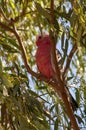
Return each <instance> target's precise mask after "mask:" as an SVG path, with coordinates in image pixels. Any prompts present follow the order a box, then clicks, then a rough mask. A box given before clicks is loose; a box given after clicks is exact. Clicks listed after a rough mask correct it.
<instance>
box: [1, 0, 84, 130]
mask: <svg viewBox="0 0 86 130" xmlns="http://www.w3.org/2000/svg"><path fill="white" fill-rule="evenodd" d="M53 15H54V17H53V18H54V23H53V25H52V24H51V23H50V17H51V14H50V0H9V1H8V0H1V1H0V113H1V114H0V129H1V130H44V129H46V130H50V129H52V130H53V129H54V130H60V129H61V130H64V129H65V130H66V129H67V130H70V129H71V123H70V122H69V119H68V117H67V115H66V111H65V108H64V105H63V102H62V101H61V99H60V98H59V97H58V96H57V94H56V93H55V92H54V91H53V90H52V89H51V88H50V87H49V85H47V84H45V83H44V82H40V81H39V80H37V79H36V78H34V77H33V76H32V75H30V74H28V72H27V70H26V67H25V64H24V59H23V57H22V55H23V54H22V52H21V47H20V45H19V42H18V39H16V37H15V35H14V34H13V33H12V32H10V31H8V29H7V28H6V27H4V28H3V27H2V24H1V23H3V24H4V25H7V27H10V28H11V29H15V30H16V31H17V32H18V34H19V36H20V39H21V41H22V44H23V45H24V47H25V50H26V53H27V60H28V63H29V65H30V67H31V69H32V70H34V71H36V72H37V67H36V62H35V52H36V44H35V41H36V36H37V35H38V34H39V33H49V31H50V30H52V32H53V35H54V37H55V40H56V41H57V46H59V49H60V50H61V53H62V55H63V57H62V58H63V59H62V60H63V64H64V66H65V63H66V62H67V58H68V55H69V53H70V51H71V48H72V46H73V45H74V44H77V47H78V48H79V49H78V51H77V52H76V53H75V54H74V56H73V58H72V61H71V64H70V68H69V72H68V76H67V81H68V86H69V89H70V88H71V89H72V90H74V93H75V94H74V93H73V95H74V96H75V98H76V100H77V103H78V104H79V109H78V110H77V111H76V114H75V116H76V118H77V120H78V124H79V126H80V127H81V128H84V129H86V125H85V121H86V78H85V77H86V62H85V61H86V0H80V1H78V0H77V1H76V3H74V1H73V0H71V1H70V0H69V1H66V0H64V1H62V0H58V1H57V0H55V1H54V14H53ZM71 86H72V87H71Z"/></svg>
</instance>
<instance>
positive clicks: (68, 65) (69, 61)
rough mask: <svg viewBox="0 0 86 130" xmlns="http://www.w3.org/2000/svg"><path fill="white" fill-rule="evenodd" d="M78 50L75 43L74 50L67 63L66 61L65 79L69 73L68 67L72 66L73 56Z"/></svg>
mask: <svg viewBox="0 0 86 130" xmlns="http://www.w3.org/2000/svg"><path fill="white" fill-rule="evenodd" d="M76 50H77V45H76V44H74V46H73V48H72V50H71V51H70V54H69V56H68V58H67V63H66V67H65V70H64V73H63V80H65V78H66V76H67V73H68V69H69V67H70V63H71V60H72V57H73V55H74V53H75V52H76Z"/></svg>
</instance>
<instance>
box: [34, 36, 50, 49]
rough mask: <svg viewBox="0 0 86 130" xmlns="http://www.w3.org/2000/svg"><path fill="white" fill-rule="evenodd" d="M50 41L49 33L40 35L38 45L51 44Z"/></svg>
mask: <svg viewBox="0 0 86 130" xmlns="http://www.w3.org/2000/svg"><path fill="white" fill-rule="evenodd" d="M49 43H50V36H49V35H39V36H37V40H36V45H37V46H40V45H43V44H49Z"/></svg>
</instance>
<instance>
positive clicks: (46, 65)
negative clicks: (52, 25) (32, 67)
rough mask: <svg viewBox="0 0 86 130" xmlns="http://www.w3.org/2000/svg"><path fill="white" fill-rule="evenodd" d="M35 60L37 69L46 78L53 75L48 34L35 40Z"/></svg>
mask: <svg viewBox="0 0 86 130" xmlns="http://www.w3.org/2000/svg"><path fill="white" fill-rule="evenodd" d="M36 45H37V47H38V48H37V53H36V62H37V67H38V69H39V71H40V72H41V73H42V74H43V75H44V76H46V77H47V78H53V77H54V70H53V68H52V63H51V41H50V37H49V35H45V36H39V37H38V39H37V41H36Z"/></svg>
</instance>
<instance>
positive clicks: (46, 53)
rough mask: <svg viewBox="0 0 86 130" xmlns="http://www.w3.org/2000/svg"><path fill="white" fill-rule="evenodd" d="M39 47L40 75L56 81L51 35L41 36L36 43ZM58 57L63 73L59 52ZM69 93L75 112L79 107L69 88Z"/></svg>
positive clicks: (37, 59) (38, 62) (37, 57)
mask: <svg viewBox="0 0 86 130" xmlns="http://www.w3.org/2000/svg"><path fill="white" fill-rule="evenodd" d="M36 45H37V52H36V63H37V67H38V70H39V71H40V73H41V74H42V75H44V76H46V77H47V78H48V79H54V77H55V73H56V72H55V70H54V67H53V63H52V57H51V40H50V36H49V35H44V36H39V37H38V38H37V41H36ZM56 57H57V63H58V66H59V70H60V72H61V71H62V65H61V59H62V57H61V53H60V52H59V51H58V50H57V53H56ZM67 91H68V92H67V93H68V94H69V97H70V99H71V105H72V108H73V109H74V110H75V109H76V108H77V107H78V105H77V103H76V101H75V99H74V98H73V97H72V95H71V94H70V92H69V90H68V88H67Z"/></svg>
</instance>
